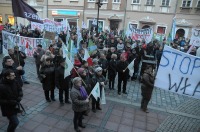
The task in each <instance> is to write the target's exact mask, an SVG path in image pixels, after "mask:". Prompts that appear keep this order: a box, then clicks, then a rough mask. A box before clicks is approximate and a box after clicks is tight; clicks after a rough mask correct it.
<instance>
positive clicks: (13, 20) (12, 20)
mask: <svg viewBox="0 0 200 132" xmlns="http://www.w3.org/2000/svg"><path fill="white" fill-rule="evenodd" d="M7 22H8V23H9V24H11V25H14V24H15V18H14V17H13V16H11V15H8V16H7Z"/></svg>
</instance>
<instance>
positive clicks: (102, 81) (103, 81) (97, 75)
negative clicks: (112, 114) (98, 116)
mask: <svg viewBox="0 0 200 132" xmlns="http://www.w3.org/2000/svg"><path fill="white" fill-rule="evenodd" d="M102 70H103V69H102V68H101V67H97V68H96V69H95V75H94V77H93V78H92V83H91V84H92V85H91V86H92V88H94V86H95V85H96V83H97V82H99V85H100V95H101V91H102V88H104V86H105V85H106V84H107V81H106V78H105V77H104V76H103V74H102V72H103V71H102ZM96 109H97V110H101V107H100V99H99V98H98V100H97V101H96V99H95V98H94V97H93V96H92V111H93V112H94V113H95V112H96Z"/></svg>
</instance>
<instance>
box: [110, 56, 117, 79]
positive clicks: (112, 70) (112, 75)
mask: <svg viewBox="0 0 200 132" xmlns="http://www.w3.org/2000/svg"><path fill="white" fill-rule="evenodd" d="M116 75H117V60H114V59H111V60H110V62H109V68H108V78H109V79H112V78H115V76H116Z"/></svg>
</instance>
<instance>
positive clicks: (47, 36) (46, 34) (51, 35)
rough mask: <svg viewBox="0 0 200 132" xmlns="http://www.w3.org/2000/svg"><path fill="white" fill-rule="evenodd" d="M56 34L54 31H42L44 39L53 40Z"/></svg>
mask: <svg viewBox="0 0 200 132" xmlns="http://www.w3.org/2000/svg"><path fill="white" fill-rule="evenodd" d="M55 37H56V34H55V33H54V32H49V31H44V36H43V38H44V39H49V40H55Z"/></svg>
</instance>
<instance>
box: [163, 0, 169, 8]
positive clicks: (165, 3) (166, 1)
mask: <svg viewBox="0 0 200 132" xmlns="http://www.w3.org/2000/svg"><path fill="white" fill-rule="evenodd" d="M163 1H165V2H164V3H165V5H163ZM166 3H167V0H161V6H167V7H168V6H170V3H171V0H169V5H166Z"/></svg>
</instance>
